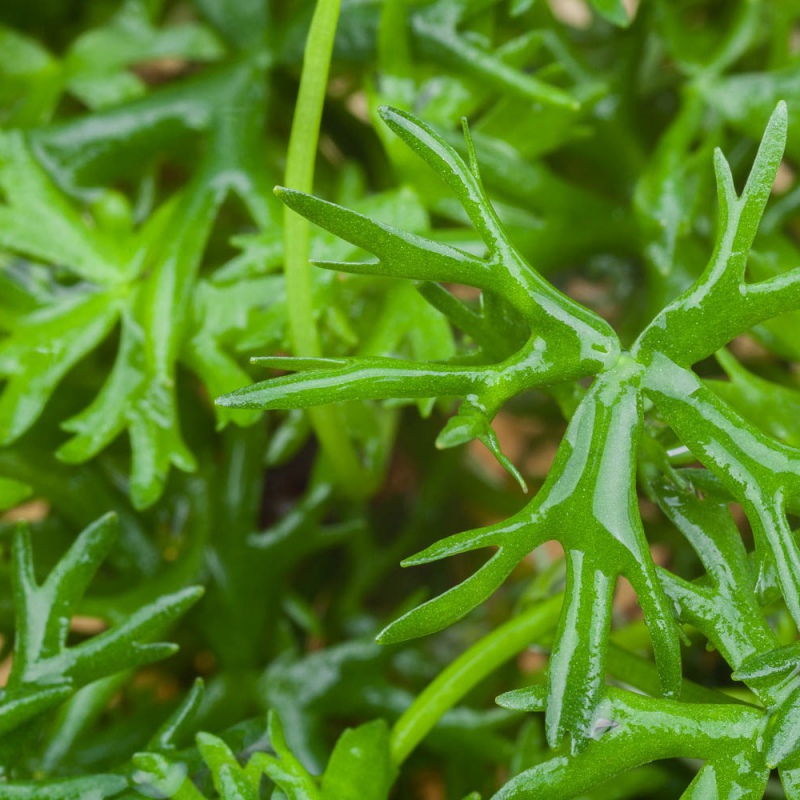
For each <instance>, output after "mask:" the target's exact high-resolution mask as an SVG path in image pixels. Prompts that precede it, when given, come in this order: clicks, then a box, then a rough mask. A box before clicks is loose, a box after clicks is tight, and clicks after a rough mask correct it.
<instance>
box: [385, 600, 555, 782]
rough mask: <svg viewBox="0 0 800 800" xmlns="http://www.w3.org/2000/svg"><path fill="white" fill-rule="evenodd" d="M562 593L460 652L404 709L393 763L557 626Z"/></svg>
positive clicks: (395, 737) (396, 729)
mask: <svg viewBox="0 0 800 800" xmlns="http://www.w3.org/2000/svg"><path fill="white" fill-rule="evenodd" d="M563 599H564V595H563V594H559V595H556V596H555V597H551V598H550V599H549V600H546V601H545V602H544V603H541V604H539V605H536V606H533V607H531V608H530V609H528V610H526V611H525V612H523V613H522V614H520V615H519V616H518V617H515V618H514V619H511V620H509V621H508V622H506V623H505V624H504V625H501V626H500V627H499V628H497V629H496V630H494V631H492V633H490V634H489V635H488V636H486V637H484V638H483V639H481V640H480V641H478V642H476V643H475V644H474V645H472V647H470V648H469V650H467V651H466V652H464V653H462V654H461V655H460V656H459V657H458V658H457V659H456V660H455V661H454V662H453V663H452V664H450V666H449V667H447V668H446V669H445V670H444V671H442V672H441V673H440V674H439V675H438V676H437V677H436V678H435V679H434V681H433V682H432V683H431V684H429V685H428V687H427V688H426V689H425V690H424V691H423V692H422V693H421V694H420V695H419V696H418V697H417V699H416V700H414V702H413V703H412V704H411V705H410V706H409V707H408V708H407V709H406V711H405V713H404V714H403V715H402V716H401V717H400V719H398V720H397V722H395V724H394V727H393V728H392V735H391V752H392V761H393V762H394V764H395V765H396V766H400V764H402V763H403V761H405V760H406V758H408V756H409V755H410V754H411V752H412V751H413V750H414V748H415V747H416V746H417V745H418V744H419V743H420V742H421V741H422V740H423V739H424V738H425V736H426V735H427V734H428V733H429V731H430V730H431V729H432V728H433V727H434V725H436V723H437V722H438V721H439V719H440V718H441V717H442V716H443V715H444V713H445V712H446V711H448V710H449V709H451V708H452V707H453V706H454V705H455V704H456V703H457V702H458V701H459V700H461V698H462V697H464V695H465V694H467V692H469V691H470V689H472V688H473V686H475V685H476V684H478V683H479V682H480V681H482V680H483V679H484V678H485V677H486V676H487V675H489V674H491V673H492V672H494V670H496V669H497V668H498V667H499V666H500V665H501V664H503V663H505V662H506V661H508V660H509V659H511V658H513V657H514V656H515V655H517V654H518V653H520V652H522V651H523V650H524V649H525V648H526V647H528V646H529V645H530V644H531V642H532V641H535V640H536V639H539V638H541V637H542V636H543V635H544V634H545V633H547V632H548V631H551V630H553V629H554V628H555V627H556V623H557V621H558V613H559V611H560V609H561V603H562V601H563Z"/></svg>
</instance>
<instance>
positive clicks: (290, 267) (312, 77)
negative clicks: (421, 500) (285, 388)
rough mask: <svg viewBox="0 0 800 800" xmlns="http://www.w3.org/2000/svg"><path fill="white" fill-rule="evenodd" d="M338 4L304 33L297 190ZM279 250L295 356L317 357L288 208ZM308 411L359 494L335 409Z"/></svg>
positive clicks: (308, 178)
mask: <svg viewBox="0 0 800 800" xmlns="http://www.w3.org/2000/svg"><path fill="white" fill-rule="evenodd" d="M340 6H341V0H319V1H318V2H317V7H316V10H315V11H314V17H313V19H312V20H311V28H310V30H309V32H308V40H307V42H306V50H305V58H304V60H303V72H302V75H301V78H300V90H299V92H298V96H297V105H296V106H295V112H294V120H293V122H292V133H291V136H290V137H289V152H288V155H287V159H286V176H285V183H286V186H287V187H289V188H290V189H297V190H299V191H301V192H307V193H310V192H311V191H312V190H313V188H314V165H315V161H316V154H317V145H318V143H319V129H320V122H321V120H322V107H323V104H324V102H325V88H326V86H327V83H328V72H329V69H330V62H331V54H332V52H333V41H334V37H335V35H336V25H337V22H338V20H339V9H340ZM284 252H285V261H286V263H285V267H284V269H285V274H286V294H287V307H288V314H289V330H290V333H291V337H292V346H293V348H294V354H295V355H297V356H310V357H317V356H320V355H322V348H321V346H320V340H319V333H318V331H317V326H316V322H315V320H314V303H313V291H312V281H311V265H310V264H309V256H310V223H309V222H308V221H307V220H306V219H305V218H304V217H301V216H300V215H299V214H295V213H294V212H293V211H290V210H289V209H288V208H287V209H285V210H284ZM308 414H309V417H310V419H311V424H312V425H313V427H314V430H315V432H316V434H317V438H318V439H319V441H320V444H321V445H322V450H323V452H324V454H325V456H326V457H327V459H328V460H329V461H330V463H331V465H332V467H333V470H334V473H335V475H336V477H337V478H338V479H339V482H340V483H341V484H342V485H343V487H344V488H345V489H346V490H348V491H350V492H352V493H354V494H361V493H362V492H364V491H365V488H364V487H365V483H366V482H365V480H364V476H363V469H362V467H361V463H360V461H359V459H358V455H357V453H356V451H355V448H354V447H353V444H352V442H351V441H350V439H349V438H348V436H347V429H346V427H345V425H344V421H343V419H342V415H341V413H340V411H339V410H338V409H336V408H333V407H322V408H315V409H311V410H309V412H308Z"/></svg>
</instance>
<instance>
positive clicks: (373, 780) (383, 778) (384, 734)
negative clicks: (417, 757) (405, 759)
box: [322, 720, 396, 800]
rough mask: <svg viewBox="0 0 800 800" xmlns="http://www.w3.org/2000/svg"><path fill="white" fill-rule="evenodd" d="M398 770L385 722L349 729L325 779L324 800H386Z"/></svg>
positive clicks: (323, 778) (340, 739) (326, 772)
mask: <svg viewBox="0 0 800 800" xmlns="http://www.w3.org/2000/svg"><path fill="white" fill-rule="evenodd" d="M395 774H396V768H395V767H394V765H393V764H392V762H391V758H390V754H389V728H388V726H387V725H386V723H385V722H383V720H375V721H374V722H368V723H366V724H364V725H361V726H359V727H358V728H348V729H347V730H346V731H345V732H344V733H343V734H342V735H341V736H340V737H339V739H338V740H337V742H336V746H335V747H334V749H333V753H332V754H331V758H330V761H329V762H328V766H327V768H326V769H325V773H324V774H323V776H322V798H323V800H362V798H363V800H385V798H386V797H388V796H389V790H390V789H391V787H392V784H393V782H394V778H395Z"/></svg>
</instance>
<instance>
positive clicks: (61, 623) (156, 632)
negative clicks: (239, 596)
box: [0, 515, 202, 796]
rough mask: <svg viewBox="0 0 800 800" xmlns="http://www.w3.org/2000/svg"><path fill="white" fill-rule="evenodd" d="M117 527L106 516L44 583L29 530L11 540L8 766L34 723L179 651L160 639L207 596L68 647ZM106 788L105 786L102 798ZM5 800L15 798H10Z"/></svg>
mask: <svg viewBox="0 0 800 800" xmlns="http://www.w3.org/2000/svg"><path fill="white" fill-rule="evenodd" d="M116 526H117V521H116V519H115V518H114V517H113V516H111V515H109V516H106V517H104V518H102V519H100V520H98V521H97V522H96V523H95V524H93V525H91V526H90V527H89V528H87V529H86V530H85V531H83V533H81V535H80V536H79V537H78V538H77V539H76V540H75V542H74V543H73V544H72V546H71V547H70V549H69V551H68V552H67V553H66V554H65V555H64V556H63V558H62V559H61V560H60V561H59V562H58V564H57V565H56V566H55V567H54V568H53V570H52V571H51V572H50V574H49V575H48V576H47V578H46V579H45V580H44V581H39V580H37V577H36V573H35V564H34V558H33V547H32V542H31V531H30V529H29V528H28V526H26V525H24V524H20V525H19V527H18V528H17V531H16V533H15V534H14V541H13V545H12V550H11V558H12V574H11V578H12V587H13V593H14V612H15V617H16V637H15V642H14V661H13V666H12V669H11V673H10V675H9V678H8V683H7V685H6V687H5V688H4V689H3V692H2V698H0V747H2V752H3V754H4V758H5V760H6V763H8V759H9V757H10V756H12V755H15V757H17V758H19V757H20V754H21V752H22V749H23V748H24V745H25V740H26V735H30V733H32V732H33V728H32V727H31V726H32V725H33V724H34V721H35V720H37V719H38V718H41V716H42V715H43V714H44V713H45V712H47V711H49V710H51V709H53V708H54V707H55V706H58V705H60V704H61V703H63V702H64V701H65V700H66V699H67V698H69V697H71V696H72V695H73V694H74V693H75V692H76V690H77V689H79V688H80V687H82V686H85V685H87V684H91V683H94V682H96V681H99V680H101V679H103V678H106V677H108V676H112V675H115V674H117V673H122V672H124V671H126V670H130V669H132V668H135V667H138V666H141V665H143V664H150V663H152V662H154V661H158V660H161V659H163V658H167V657H168V656H171V655H173V654H174V653H175V652H176V651H177V646H176V645H173V644H168V643H165V642H158V641H157V639H158V637H159V636H161V635H162V634H163V633H164V632H165V631H166V630H167V629H168V628H169V627H170V626H171V625H172V624H173V623H174V622H175V621H176V620H177V619H178V618H179V617H181V616H182V615H183V614H184V613H186V611H187V610H188V609H189V608H190V607H191V606H192V605H194V603H196V602H197V600H198V599H199V598H200V596H201V595H202V589H201V588H199V587H195V588H188V589H183V590H181V591H179V592H175V593H173V594H171V595H165V596H163V597H160V598H158V599H157V600H155V601H154V602H152V603H149V604H148V605H146V606H143V607H142V608H140V609H137V610H136V611H135V612H133V613H132V614H130V615H129V616H128V617H127V618H126V619H125V620H124V621H123V622H121V623H119V624H117V625H114V626H113V627H111V628H109V629H108V630H106V631H103V632H102V633H98V634H97V635H95V636H92V637H91V638H89V639H87V640H86V641H83V642H81V643H79V644H75V645H72V646H68V643H67V637H68V634H69V632H70V623H71V619H72V617H73V616H74V615H75V614H76V613H77V611H78V604H79V603H80V601H81V599H82V597H83V595H84V593H85V591H86V589H87V587H88V585H89V583H90V582H91V580H92V578H93V577H94V576H95V573H96V572H97V570H98V568H99V567H100V565H101V563H102V562H103V560H104V559H105V558H106V557H107V556H108V553H109V551H110V549H111V547H112V546H113V545H114V542H115V539H116ZM26 732H28V734H26ZM13 773H14V769H13V767H12V769H11V770H10V774H12V775H13ZM109 781H110V784H111V785H112V786H117V787H118V785H119V781H118V780H117V779H114V778H111V776H109ZM101 786H102V781H101V782H100V783H98V784H97V791H98V792H99V791H100V787H101ZM4 791H5V790H4ZM19 791H20V792H22V789H20V790H19ZM52 791H53V792H54V793H55V792H56V789H55V788H54V789H53V790H52ZM69 791H73V790H72V789H70V790H69ZM74 791H77V789H75V790H74ZM8 796H14V795H13V790H12V794H10V795H8ZM21 796H27V795H25V794H24V792H23V793H22V794H21ZM30 796H33V795H30ZM37 796H38V795H37ZM42 796H44V795H42ZM47 796H50V795H47ZM53 796H61V795H57V794H53ZM64 796H73V795H69V794H67V795H64ZM98 796H105V795H98Z"/></svg>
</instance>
